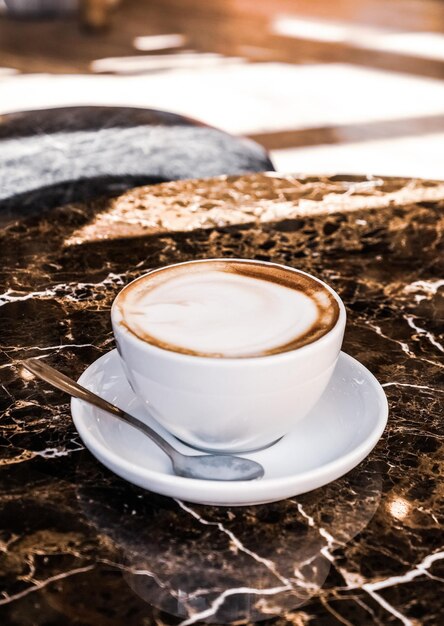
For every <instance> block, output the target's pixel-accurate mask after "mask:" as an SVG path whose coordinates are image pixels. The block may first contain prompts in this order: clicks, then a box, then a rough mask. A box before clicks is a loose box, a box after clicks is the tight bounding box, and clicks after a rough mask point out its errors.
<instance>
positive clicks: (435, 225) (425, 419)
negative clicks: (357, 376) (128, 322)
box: [0, 174, 444, 626]
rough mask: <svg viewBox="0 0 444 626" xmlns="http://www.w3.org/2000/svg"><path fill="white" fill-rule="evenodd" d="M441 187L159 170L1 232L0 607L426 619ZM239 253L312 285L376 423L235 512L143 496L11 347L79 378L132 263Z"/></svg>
mask: <svg viewBox="0 0 444 626" xmlns="http://www.w3.org/2000/svg"><path fill="white" fill-rule="evenodd" d="M443 207H444V183H438V182H431V181H428V182H426V181H413V180H402V179H382V178H371V179H367V178H358V177H347V176H336V177H331V178H296V177H282V176H278V175H277V174H271V175H252V176H244V177H238V178H228V179H227V178H225V177H224V178H217V179H209V180H203V181H180V182H173V183H166V184H162V185H158V186H153V187H146V188H140V189H136V190H134V191H132V192H129V193H127V194H125V195H124V196H121V197H119V198H117V199H112V200H100V199H97V200H95V201H93V202H90V203H89V204H71V205H67V206H62V207H59V208H55V209H51V210H47V211H45V210H43V211H42V212H41V213H40V214H39V215H34V216H24V215H21V214H20V209H17V210H16V214H13V215H8V217H7V218H5V219H3V222H2V228H1V232H0V238H1V242H0V250H1V253H0V254H1V258H2V263H1V267H0V273H1V278H0V280H1V282H2V289H1V291H2V295H1V296H0V304H1V306H0V317H1V321H0V345H1V353H0V357H1V362H0V376H1V387H2V393H1V409H2V415H1V419H0V428H1V440H0V445H1V452H0V623H1V624H2V625H4V626H9V625H11V626H34V625H38V626H43V625H45V626H58V625H59V624H64V625H66V626H68V625H73V626H74V625H81V626H83V625H85V626H92V625H94V626H117V625H119V626H120V625H121V624H125V625H126V626H139V625H140V626H146V625H150V624H159V625H163V624H178V623H181V624H182V625H183V626H186V625H187V624H191V623H194V622H196V621H198V620H199V619H200V620H202V621H203V622H205V623H212V622H218V623H231V622H241V623H245V622H247V623H248V622H254V621H257V620H274V623H275V624H277V625H279V626H280V625H282V626H283V625H284V624H285V625H290V624H291V625H294V626H306V625H310V626H311V625H314V626H325V625H328V626H330V625H340V624H345V625H347V626H350V625H353V626H366V625H372V626H373V625H378V626H381V625H384V626H385V625H389V626H391V625H393V626H398V625H412V626H418V625H422V624H424V625H427V626H438V624H441V623H442V622H443V620H444V614H443V601H442V598H443V594H442V582H443V579H444V546H443V544H444V540H443V532H442V524H443V517H444V516H443V495H444V488H443V480H442V479H443V438H442V435H443V429H442V408H443V402H442V400H443V391H444V389H443V385H442V381H443V367H444V363H443V358H442V357H443V351H444V348H443V340H442V337H440V331H442V318H443V313H444V307H443V304H444V299H443V297H444V278H443V272H442V270H443V268H442V260H443V255H442V234H443ZM222 256H227V257H233V256H236V257H246V258H256V259H264V260H272V261H276V262H280V263H286V264H288V265H291V266H294V267H298V268H300V269H302V270H305V271H308V272H310V273H312V274H314V275H316V276H319V277H320V278H322V279H324V280H326V281H327V282H329V283H330V284H331V285H332V286H333V287H334V288H335V289H336V290H337V291H338V292H339V293H340V295H341V296H342V298H343V300H344V302H345V304H346V307H347V310H348V316H349V322H348V327H347V332H346V337H345V343H344V350H345V351H346V352H348V353H349V354H351V355H352V356H354V357H356V358H357V359H359V360H360V361H361V362H363V363H364V364H365V365H366V366H367V367H368V368H369V369H370V370H371V371H372V372H373V373H374V374H375V375H376V376H377V377H378V378H379V380H380V381H381V383H382V384H383V385H384V387H385V390H386V393H387V396H388V398H389V403H390V416H389V424H388V427H387V429H386V431H385V433H384V435H383V437H382V439H381V441H380V442H379V444H378V445H377V447H376V448H375V449H374V451H373V452H372V453H371V454H370V456H369V457H368V458H367V459H366V460H365V461H364V462H363V463H361V464H360V465H359V466H358V467H357V468H355V469H354V470H352V471H351V472H350V473H349V474H347V475H346V476H344V477H343V478H342V479H340V480H338V481H335V482H334V483H332V484H330V485H328V486H326V487H324V488H321V489H318V490H316V491H313V492H311V493H308V494H305V495H303V496H299V497H297V498H293V499H290V500H285V501H282V502H278V503H275V504H269V505H264V506H256V507H246V508H233V509H227V508H215V507H206V506H198V505H189V504H187V503H184V502H180V501H174V500H170V499H167V498H163V497H161V496H158V495H155V494H150V493H147V492H145V491H142V490H141V489H138V488H136V487H134V486H132V485H130V484H128V483H126V482H124V481H123V480H121V479H119V478H117V477H116V476H114V475H113V474H111V473H110V472H108V471H107V470H106V469H104V468H103V467H102V466H101V465H100V464H99V463H98V462H97V461H96V460H95V459H94V458H93V457H92V456H91V455H90V454H89V453H88V452H87V451H86V450H85V449H84V448H83V445H82V443H81V441H80V440H79V438H78V435H77V433H76V431H75V429H74V427H73V424H72V422H71V418H70V413H69V408H68V399H67V397H66V396H64V395H63V394H62V393H59V392H57V391H54V390H52V389H50V388H49V387H48V386H47V385H45V384H43V383H39V382H37V381H36V380H34V379H32V377H31V376H29V375H27V374H26V373H25V371H24V370H23V368H22V367H21V366H20V360H21V359H23V358H25V357H31V356H32V357H40V358H45V359H48V362H51V363H52V364H53V365H55V366H56V367H58V368H60V369H63V370H65V371H66V372H69V373H71V374H73V375H76V376H77V375H79V374H80V373H81V372H82V371H83V369H84V368H85V367H86V366H87V365H88V364H89V363H91V362H92V361H93V360H94V359H96V358H97V357H99V356H100V355H101V354H104V353H105V352H106V351H108V350H110V349H111V348H112V347H114V344H113V338H112V333H111V327H110V320H109V309H110V305H111V302H112V300H113V298H114V296H115V295H116V293H117V292H118V290H119V289H120V288H121V286H122V285H123V284H125V283H127V282H128V281H129V280H131V279H132V278H134V277H135V276H137V275H140V274H142V273H143V272H144V271H146V270H148V269H150V268H152V267H156V266H160V265H164V264H168V263H172V262H177V261H182V260H188V259H195V258H206V257H222Z"/></svg>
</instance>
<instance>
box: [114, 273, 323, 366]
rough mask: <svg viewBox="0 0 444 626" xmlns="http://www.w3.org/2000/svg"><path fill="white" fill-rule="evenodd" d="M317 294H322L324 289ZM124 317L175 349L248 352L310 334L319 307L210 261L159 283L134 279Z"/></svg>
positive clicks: (296, 292)
mask: <svg viewBox="0 0 444 626" xmlns="http://www.w3.org/2000/svg"><path fill="white" fill-rule="evenodd" d="M319 295H320V296H322V297H323V298H324V299H325V298H326V294H325V290H324V291H323V292H321V293H320V294H319ZM326 299H327V302H326V304H327V306H328V298H326ZM123 317H124V322H125V324H126V326H127V327H128V328H129V329H130V330H131V331H132V332H134V333H135V334H136V335H137V336H139V337H141V338H144V339H146V340H147V341H150V339H152V338H154V340H155V342H156V341H157V342H159V345H161V346H162V345H163V346H167V347H170V349H173V350H174V347H176V348H177V349H179V351H186V352H191V353H197V354H203V355H209V356H213V355H214V356H224V357H248V356H258V355H261V354H267V353H270V351H273V350H276V349H278V348H279V347H280V346H285V345H286V344H289V343H291V342H292V341H294V340H295V339H297V338H298V337H301V336H304V335H306V334H307V333H309V331H310V329H311V328H312V327H313V325H314V324H315V323H316V321H317V320H319V307H318V304H317V303H316V298H314V297H313V296H309V295H307V294H306V293H303V292H302V291H300V290H297V289H294V288H291V287H287V286H284V285H282V284H279V283H276V282H273V281H270V280H265V279H261V278H254V277H251V276H243V275H240V274H237V273H230V272H225V271H223V270H218V269H214V268H212V267H211V266H210V265H209V266H208V269H204V268H202V269H201V270H200V271H199V272H190V273H187V272H179V273H176V274H172V275H171V277H169V278H168V279H167V280H165V281H160V282H158V283H156V282H153V284H151V281H150V279H149V276H147V279H146V280H141V281H140V284H139V285H138V284H137V282H136V283H135V288H132V289H130V290H129V291H128V293H127V294H126V296H125V300H124V315H123Z"/></svg>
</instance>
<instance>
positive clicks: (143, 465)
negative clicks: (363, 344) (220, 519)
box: [71, 350, 388, 506]
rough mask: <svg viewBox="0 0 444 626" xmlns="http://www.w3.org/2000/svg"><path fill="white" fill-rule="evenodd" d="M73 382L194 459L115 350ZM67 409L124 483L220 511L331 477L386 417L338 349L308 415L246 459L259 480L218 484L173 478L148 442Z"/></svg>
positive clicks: (360, 451)
mask: <svg viewBox="0 0 444 626" xmlns="http://www.w3.org/2000/svg"><path fill="white" fill-rule="evenodd" d="M79 382H80V383H81V384H82V385H84V386H85V387H87V388H88V389H91V391H94V392H95V393H97V394H99V395H101V396H103V397H104V398H106V399H107V400H109V401H111V402H113V403H114V404H117V405H118V406H120V407H122V408H124V409H125V410H127V411H128V412H129V413H132V414H133V415H135V416H137V417H139V418H141V419H143V420H144V421H146V422H149V423H150V425H151V426H152V427H153V428H155V429H156V430H157V431H158V432H160V433H162V434H163V436H164V437H166V438H167V439H168V440H170V441H171V443H172V444H173V445H174V446H176V447H177V449H179V450H181V451H183V452H186V453H188V454H199V452H198V451H196V450H193V449H191V448H188V447H187V446H186V445H185V444H183V443H181V442H179V441H178V440H177V439H175V438H174V437H173V436H172V435H170V434H169V433H167V431H165V430H164V429H163V428H162V427H161V426H159V425H158V424H157V423H156V422H155V421H154V420H152V419H150V418H149V417H147V413H146V412H145V409H144V408H143V407H142V405H141V404H140V403H139V401H138V400H137V398H136V397H135V396H134V393H133V392H132V390H131V388H130V387H129V385H128V383H127V381H126V379H125V376H124V374H123V371H122V369H121V366H120V360H119V356H118V354H117V351H116V350H112V351H111V352H109V353H108V354H105V355H104V356H102V357H101V358H100V359H98V360H97V361H96V362H95V363H93V364H92V365H90V367H88V369H87V370H86V371H85V372H84V373H83V374H82V376H81V377H80V379H79ZM71 410H72V416H73V420H74V424H75V426H76V428H77V430H78V432H79V435H80V437H81V438H82V440H83V442H84V444H85V446H86V447H87V448H88V449H89V450H90V451H91V452H92V454H93V455H94V456H95V457H96V458H97V459H98V460H99V461H101V462H102V463H103V464H104V465H105V466H106V467H108V468H109V469H110V470H111V471H113V472H114V473H116V474H118V475H119V476H121V477H122V478H125V479H126V480H128V481H130V482H132V483H134V484H135V485H138V486H139V487H143V488H144V489H148V490H150V491H154V492H156V493H160V494H163V495H166V496H171V497H173V498H179V499H181V500H186V501H188V502H198V503H201V504H215V505H225V506H239V505H251V504H262V503H265V502H274V501H276V500H282V499H284V498H289V497H291V496H295V495H298V494H301V493H305V492H307V491H311V490H312V489H316V488H317V487H321V486H322V485H325V484H327V483H329V482H331V481H333V480H336V479H337V478H339V477H340V476H342V475H343V474H345V473H346V472H348V471H349V470H351V469H352V468H353V467H355V466H356V465H358V463H360V462H361V461H362V460H363V459H364V458H365V457H366V456H367V455H368V454H369V452H370V451H371V450H372V448H373V447H374V446H375V445H376V443H377V442H378V440H379V438H380V437H381V435H382V433H383V431H384V428H385V426H386V423H387V416H388V406H387V399H386V397H385V393H384V391H383V389H382V387H381V385H380V384H379V383H378V381H377V380H376V378H375V377H374V376H373V374H371V373H370V372H369V371H368V370H367V369H366V368H365V367H364V366H363V365H361V364H360V363H359V362H358V361H356V360H355V359H353V358H352V357H350V356H348V355H347V354H345V353H344V352H341V355H340V357H339V360H338V364H337V366H336V369H335V371H334V374H333V378H332V380H331V381H330V384H329V386H328V388H327V390H326V391H325V392H324V394H323V396H322V398H321V399H320V401H319V402H318V404H317V405H316V406H315V408H314V409H313V410H312V411H311V413H310V414H309V415H308V416H307V417H306V418H305V419H304V420H302V421H301V422H299V423H298V424H297V425H296V426H295V428H294V430H293V431H292V432H291V433H289V434H288V435H286V436H285V437H283V438H282V439H281V440H280V441H278V442H277V443H275V444H274V445H273V446H271V447H269V448H267V449H265V450H261V451H258V452H254V453H251V454H245V455H244V456H246V457H248V458H251V459H254V460H256V461H258V462H259V463H261V464H262V465H263V466H264V468H265V476H264V477H263V478H262V479H260V480H257V481H251V482H247V481H245V482H217V481H206V480H193V479H190V478H182V477H180V476H175V475H174V474H173V473H172V469H171V465H170V462H169V459H168V457H166V456H165V454H164V453H163V452H162V451H161V450H160V449H159V448H158V447H157V446H156V445H155V444H154V443H152V442H151V441H150V440H149V439H148V438H147V437H145V436H144V435H142V433H140V432H139V431H137V430H136V429H134V428H132V427H131V426H128V425H126V424H124V423H122V422H120V421H119V420H118V419H115V418H114V417H112V416H111V415H108V414H106V413H103V412H102V411H101V410H100V409H96V408H95V407H93V406H91V405H89V404H85V403H84V402H82V401H80V400H76V399H73V400H72V402H71ZM270 419H273V416H272V415H270Z"/></svg>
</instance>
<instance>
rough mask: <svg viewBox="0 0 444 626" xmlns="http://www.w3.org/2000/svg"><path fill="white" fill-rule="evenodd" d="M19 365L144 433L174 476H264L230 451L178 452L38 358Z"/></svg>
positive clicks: (148, 430) (105, 401)
mask: <svg viewBox="0 0 444 626" xmlns="http://www.w3.org/2000/svg"><path fill="white" fill-rule="evenodd" d="M22 365H23V366H24V367H26V369H27V370H29V371H30V372H32V373H33V374H35V375H36V376H38V377H39V378H42V379H43V380H45V381H46V382H47V383H49V384H50V385H53V386H54V387H57V389H61V390H62V391H66V393H69V394H70V395H71V396H74V397H75V398H79V399H80V400H84V401H85V402H89V403H90V404H93V405H94V406H97V407H98V408H99V409H102V410H103V411H107V412H108V413H111V415H114V417H117V418H119V419H120V420H122V422H125V423H126V424H130V425H131V426H134V427H135V428H138V429H139V430H140V431H142V432H143V434H144V435H146V436H147V437H149V438H150V439H152V441H154V442H155V443H156V444H157V445H158V446H159V448H161V449H162V450H163V451H164V452H165V454H167V455H168V456H169V457H170V459H171V462H172V464H173V469H174V472H175V473H176V474H177V475H178V476H185V477H186V478H199V479H201V480H227V481H231V480H254V479H255V478H261V477H262V476H263V475H264V468H263V467H262V465H260V464H259V463H256V462H255V461H250V460H249V459H244V458H242V457H239V456H233V455H231V454H205V455H198V456H190V455H187V454H182V453H181V452H179V451H178V450H176V449H175V448H173V446H172V445H170V444H169V443H168V441H166V440H165V439H164V438H163V437H161V435H159V434H158V433H156V431H155V430H153V429H152V428H150V427H149V426H147V425H146V424H144V423H143V422H142V421H140V420H139V419H137V417H134V416H133V415H130V414H129V413H126V412H125V411H122V409H119V408H118V407H117V406H115V405H114V404H111V403H110V402H108V401H107V400H104V398H101V397H100V396H97V395H96V394H95V393H92V391H89V390H88V389H85V387H82V386H81V385H79V383H76V382H75V381H74V380H72V379H71V378H68V376H65V374H62V373H61V372H59V371H57V370H56V369H54V368H53V367H51V366H50V365H47V364H46V363H44V362H43V361H41V360H35V359H26V360H25V361H22Z"/></svg>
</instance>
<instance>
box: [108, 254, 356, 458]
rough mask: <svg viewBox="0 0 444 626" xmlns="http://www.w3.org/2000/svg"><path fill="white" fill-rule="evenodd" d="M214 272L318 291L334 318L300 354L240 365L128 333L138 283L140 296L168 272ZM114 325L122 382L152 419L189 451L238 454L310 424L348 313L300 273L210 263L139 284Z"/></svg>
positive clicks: (288, 351) (285, 351) (255, 264)
mask: <svg viewBox="0 0 444 626" xmlns="http://www.w3.org/2000/svg"><path fill="white" fill-rule="evenodd" d="M198 264H200V265H198ZM202 264H205V266H204V265H202ZM211 264H214V267H215V268H216V267H219V266H220V265H221V264H223V265H224V267H225V265H226V264H228V265H227V268H228V269H230V268H234V267H241V268H246V270H248V271H250V269H251V268H253V269H255V270H258V271H260V273H262V275H264V276H266V275H267V273H272V274H273V276H274V274H275V273H276V272H278V273H279V272H280V273H285V275H286V276H289V278H290V280H293V277H294V279H295V280H296V281H299V280H300V281H302V283H303V282H304V281H305V282H306V283H307V284H309V285H311V286H313V285H315V286H316V288H318V289H319V293H321V292H322V294H324V295H325V294H328V297H329V298H330V300H329V302H331V306H332V307H333V308H334V309H335V312H336V313H335V318H334V320H333V322H331V323H330V326H329V327H328V329H327V330H326V331H325V332H323V334H322V333H321V335H320V336H316V335H315V338H314V339H312V340H310V341H308V343H305V344H304V345H301V346H300V347H298V344H297V342H296V343H295V347H292V345H293V344H287V345H286V346H285V347H284V348H279V347H278V348H277V351H274V352H273V350H269V351H268V353H264V354H261V355H255V356H248V355H247V356H245V355H242V356H240V357H239V356H234V357H233V356H225V355H222V356H221V355H218V356H208V355H202V354H201V353H198V352H196V353H194V352H193V350H188V349H182V348H180V347H179V348H175V347H174V346H173V347H171V346H169V345H165V342H162V341H156V340H154V341H153V340H152V338H150V337H149V336H148V338H146V337H145V338H141V336H138V334H137V333H136V332H134V329H130V328H128V325H127V318H126V315H127V313H128V307H127V302H128V293H129V290H131V289H134V286H135V285H136V283H137V285H136V287H137V288H138V285H141V284H142V283H141V282H140V281H144V283H143V284H145V283H146V284H147V285H149V283H150V282H151V281H152V280H159V278H161V279H162V280H163V278H162V277H163V276H164V275H160V274H159V273H160V272H165V271H168V272H170V273H171V272H172V271H173V272H176V273H180V274H181V275H185V271H186V272H188V273H190V276H191V273H192V272H200V271H202V270H205V271H207V269H209V267H210V265H211ZM207 266H208V267H207ZM212 267H213V266H211V268H212ZM176 268H177V269H176ZM289 273H290V274H289ZM282 275H284V274H282ZM248 280H249V279H248ZM253 280H255V279H253ZM270 282H272V283H273V282H274V279H273V280H271V281H270ZM270 288H272V289H274V287H270ZM241 289H242V286H241ZM309 297H310V296H309ZM111 320H112V326H113V331H114V336H115V339H116V344H117V349H118V352H119V355H120V358H121V363H122V367H123V370H124V372H125V375H126V377H127V379H128V381H129V383H130V385H131V387H132V389H133V391H134V393H135V394H136V395H137V396H138V398H139V399H140V400H141V401H142V402H143V403H144V404H145V405H146V407H147V409H148V412H149V414H150V415H152V416H153V417H154V418H155V419H156V420H157V421H158V422H159V423H160V424H161V425H162V426H164V427H165V428H166V429H167V430H168V431H170V432H171V433H172V434H173V435H175V436H176V437H177V438H179V439H181V440H183V441H184V442H186V443H188V444H190V445H191V446H194V447H196V448H199V449H202V450H207V451H217V452H222V451H223V452H236V453H238V452H246V451H251V450H256V449H259V448H262V447H265V446H267V445H269V444H271V443H273V442H274V441H276V440H277V439H279V438H280V437H282V436H283V435H285V434H286V433H288V432H289V431H291V430H292V428H293V427H294V425H295V424H296V422H297V421H299V420H301V419H303V418H304V417H306V416H307V414H308V413H309V411H310V409H312V407H313V406H314V405H315V404H316V402H317V401H318V400H319V398H320V396H321V395H322V393H323V391H324V390H325V388H326V386H327V384H328V382H329V380H330V378H331V376H332V373H333V370H334V368H335V365H336V361H337V359H338V356H339V353H340V349H341V345H342V339H343V335H344V329H345V321H346V313H345V308H344V305H343V303H342V301H341V299H340V298H339V296H338V295H337V294H336V292H334V291H333V290H332V289H331V288H330V287H329V286H328V285H326V284H325V283H323V282H322V281H320V280H319V279H317V278H315V277H313V276H310V275H309V274H306V273H305V272H300V271H299V270H295V269H293V268H289V267H285V266H280V265H277V264H274V263H266V262H262V261H250V260H243V259H210V260H201V261H190V262H186V263H180V264H176V265H173V266H169V267H167V268H160V269H157V270H154V271H152V272H149V273H148V274H146V275H144V276H142V277H140V278H138V279H136V281H133V282H132V283H130V284H129V285H127V286H126V287H125V288H124V289H123V290H122V291H121V292H120V294H119V295H118V296H117V298H116V300H115V301H114V303H113V306H112V310H111ZM172 330H173V331H174V328H173V329H172ZM324 330H325V329H324ZM191 341H192V339H191ZM156 343H157V344H158V345H156ZM302 343H303V342H302ZM289 346H290V347H289Z"/></svg>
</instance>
